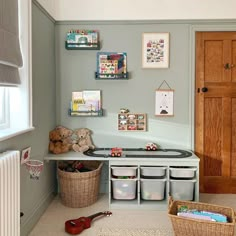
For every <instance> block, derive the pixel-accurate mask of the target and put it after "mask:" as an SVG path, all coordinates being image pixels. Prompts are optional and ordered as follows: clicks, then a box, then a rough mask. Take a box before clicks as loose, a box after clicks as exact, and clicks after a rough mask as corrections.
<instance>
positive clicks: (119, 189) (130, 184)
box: [111, 178, 137, 200]
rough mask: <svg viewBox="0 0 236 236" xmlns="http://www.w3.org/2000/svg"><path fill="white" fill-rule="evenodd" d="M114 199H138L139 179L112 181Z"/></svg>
mask: <svg viewBox="0 0 236 236" xmlns="http://www.w3.org/2000/svg"><path fill="white" fill-rule="evenodd" d="M111 181H112V193H113V199H121V200H122V199H123V200H132V199H135V198H136V189H137V179H114V178H112V179H111Z"/></svg>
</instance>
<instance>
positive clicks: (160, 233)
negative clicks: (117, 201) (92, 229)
mask: <svg viewBox="0 0 236 236" xmlns="http://www.w3.org/2000/svg"><path fill="white" fill-rule="evenodd" d="M96 235H97V236H173V235H174V234H173V231H172V230H171V229H154V228H153V229H119V228H116V229H111V228H109V229H104V228H102V229H98V230H97V232H96Z"/></svg>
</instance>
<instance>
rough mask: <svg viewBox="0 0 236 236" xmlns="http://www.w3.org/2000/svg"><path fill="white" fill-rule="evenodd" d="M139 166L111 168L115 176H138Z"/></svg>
mask: <svg viewBox="0 0 236 236" xmlns="http://www.w3.org/2000/svg"><path fill="white" fill-rule="evenodd" d="M137 169H138V167H137V166H111V174H112V175H113V176H117V177H118V176H133V177H136V176H137Z"/></svg>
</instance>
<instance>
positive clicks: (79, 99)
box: [71, 90, 102, 112]
mask: <svg viewBox="0 0 236 236" xmlns="http://www.w3.org/2000/svg"><path fill="white" fill-rule="evenodd" d="M101 108H102V104H101V91H100V90H84V91H77V92H72V102H71V110H72V111H78V112H96V111H99V110H101Z"/></svg>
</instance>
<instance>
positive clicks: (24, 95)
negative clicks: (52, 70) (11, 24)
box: [0, 0, 33, 141]
mask: <svg viewBox="0 0 236 236" xmlns="http://www.w3.org/2000/svg"><path fill="white" fill-rule="evenodd" d="M18 4H19V35H20V46H21V52H22V56H23V67H22V68H20V70H19V73H20V79H21V84H20V85H19V86H18V87H0V141H2V140H5V139H8V138H11V137H14V136H16V135H18V134H22V133H25V132H28V131H30V130H32V129H33V127H32V107H31V106H32V95H31V0H18Z"/></svg>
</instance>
